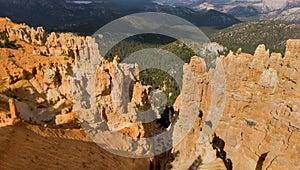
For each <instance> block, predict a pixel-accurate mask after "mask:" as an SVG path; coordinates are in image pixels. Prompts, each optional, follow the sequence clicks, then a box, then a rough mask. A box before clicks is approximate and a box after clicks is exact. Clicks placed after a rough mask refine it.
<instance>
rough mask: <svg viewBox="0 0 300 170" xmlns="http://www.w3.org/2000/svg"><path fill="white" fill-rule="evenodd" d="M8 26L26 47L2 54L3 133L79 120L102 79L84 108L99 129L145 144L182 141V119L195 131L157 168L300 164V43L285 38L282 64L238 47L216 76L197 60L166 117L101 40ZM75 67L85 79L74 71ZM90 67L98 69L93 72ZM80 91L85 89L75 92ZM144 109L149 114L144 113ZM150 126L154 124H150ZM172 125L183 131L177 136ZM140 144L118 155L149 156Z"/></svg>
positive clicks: (261, 50)
mask: <svg viewBox="0 0 300 170" xmlns="http://www.w3.org/2000/svg"><path fill="white" fill-rule="evenodd" d="M0 22H3V24H1V25H0V29H1V31H4V32H6V33H7V34H8V35H9V38H10V39H11V40H16V43H17V45H19V46H20V47H19V48H20V49H18V50H12V49H0V55H1V58H0V61H1V62H0V64H1V67H0V77H1V82H0V92H1V96H0V126H7V125H13V124H14V120H15V119H16V118H21V119H23V120H24V121H27V122H29V123H32V124H34V123H37V124H39V125H47V126H50V127H51V126H55V127H57V125H65V124H71V123H74V122H75V123H76V122H77V119H78V118H80V115H81V114H80V113H78V112H76V111H77V110H76V108H74V102H76V101H84V100H83V98H84V97H87V98H89V95H91V94H92V93H89V91H88V90H89V89H91V88H92V87H91V86H90V85H89V84H86V82H87V81H88V80H94V83H95V87H96V88H95V91H94V92H95V93H93V94H92V95H94V96H95V101H88V100H87V101H86V102H81V103H80V106H81V107H82V108H89V104H90V102H95V103H96V105H97V109H98V111H99V115H98V116H100V118H101V122H99V120H98V119H94V117H92V118H93V121H94V122H93V123H94V124H91V126H95V127H97V126H101V127H102V128H103V127H105V128H107V129H110V130H114V131H116V132H118V133H120V134H122V135H125V136H128V137H131V138H133V139H134V141H136V142H139V141H140V140H139V138H146V137H150V136H153V135H157V134H160V133H162V132H165V131H167V130H169V131H170V132H171V133H170V134H169V135H170V139H172V140H175V139H177V138H179V137H180V136H182V135H183V134H184V133H183V132H184V128H185V126H184V125H185V124H184V123H186V122H184V121H187V122H189V124H191V125H192V127H191V130H190V131H189V133H188V134H187V136H185V137H184V138H183V139H182V141H180V143H179V144H178V145H176V146H174V148H173V149H172V151H168V152H166V153H164V154H162V155H159V156H157V157H155V158H153V159H152V162H153V164H155V165H153V166H152V167H155V168H158V169H167V168H168V167H170V166H172V169H260V168H261V169H295V167H299V166H300V165H299V156H298V155H299V154H300V140H299V138H300V122H299V120H300V110H299V109H300V69H299V68H300V58H299V56H300V50H299V48H300V45H299V40H288V41H287V47H286V53H285V55H284V57H283V56H281V54H279V53H271V54H270V52H269V51H268V50H267V49H266V47H265V46H264V45H260V46H259V47H258V48H257V50H256V51H255V53H254V55H250V54H245V53H242V52H241V50H239V52H238V53H236V54H234V53H229V54H228V55H227V56H221V57H220V58H219V59H218V60H217V62H216V63H217V64H216V69H211V70H209V71H207V70H206V64H205V62H204V60H203V59H201V58H199V57H192V58H191V62H190V63H189V64H186V65H185V66H184V68H183V72H184V75H183V83H182V84H183V87H182V91H181V94H180V96H179V97H178V98H177V100H176V102H175V104H174V110H173V108H167V109H165V108H163V110H167V111H166V112H163V114H161V113H160V110H161V109H162V108H155V107H154V106H153V104H152V103H151V101H150V96H151V90H152V89H151V87H150V86H143V85H142V84H141V83H140V81H139V74H138V73H139V70H138V66H137V65H135V64H122V63H119V62H118V58H115V60H114V61H113V62H108V61H106V60H104V59H102V57H101V56H100V54H99V50H98V45H97V43H96V42H95V40H94V39H93V38H91V37H78V36H74V35H72V34H56V33H51V34H50V35H46V34H45V31H44V30H43V29H42V28H38V29H37V30H35V29H32V28H29V27H28V26H25V25H16V24H13V23H10V22H9V21H8V20H6V19H0ZM89 56H96V59H95V60H90V59H91V58H89ZM78 61H80V62H81V64H80V65H78V64H76V62H77V63H78ZM74 69H78V70H79V72H76V73H77V74H74ZM80 69H81V71H80ZM91 69H94V70H96V72H92V71H91V72H89V70H91ZM78 70H77V71H78ZM82 73H88V74H82ZM89 74H91V75H89ZM92 74H93V75H92ZM76 81H77V82H76ZM74 82H75V83H74ZM76 83H77V84H76ZM74 84H75V87H76V85H78V86H77V87H78V91H76V90H74V89H72V88H74ZM93 88H94V87H93ZM76 94H77V95H76ZM78 96H79V97H78ZM145 111H149V112H150V113H151V114H149V116H148V117H147V116H143V113H144V112H145ZM191 113H196V114H191ZM169 115H172V120H171V119H169V117H168V116H169ZM81 116H82V115H81ZM83 116H85V118H89V116H90V115H88V114H87V115H83ZM176 118H178V119H176ZM144 120H152V121H149V122H147V123H142V122H143V121H144ZM166 122H167V123H166ZM172 125H178V126H177V127H176V126H174V128H173V129H172V128H171V129H170V128H169V127H172ZM181 125H182V126H181ZM77 127H78V126H76V128H77ZM68 128H75V127H72V126H70V127H68ZM121 139H122V137H121V138H120V140H119V138H115V139H114V140H113V141H114V142H116V143H117V142H120V141H122V140H121ZM114 142H112V143H114ZM161 142H172V141H163V140H161ZM138 144H139V145H138V146H139V147H136V146H134V145H131V144H129V145H127V144H124V143H123V144H122V143H120V145H119V148H120V149H125V150H126V149H127V151H130V152H134V153H137V154H144V153H145V152H147V151H149V150H151V148H150V146H151V143H147V142H141V143H138ZM149 162H150V159H149ZM147 166H148V165H147Z"/></svg>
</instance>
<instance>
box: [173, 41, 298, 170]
mask: <svg viewBox="0 0 300 170" xmlns="http://www.w3.org/2000/svg"><path fill="white" fill-rule="evenodd" d="M297 42H298V40H289V41H288V42H287V48H286V54H285V56H284V57H282V56H281V55H280V54H277V53H272V54H271V55H270V54H269V51H268V50H266V48H265V46H264V45H260V46H259V47H258V48H257V50H256V51H255V54H254V55H253V56H252V55H249V54H243V53H239V54H236V55H234V54H233V53H231V54H229V55H228V56H226V57H224V56H223V57H221V58H220V61H221V63H222V65H223V67H224V70H225V75H226V93H225V94H226V95H225V99H226V105H225V108H224V112H223V113H222V118H221V119H220V121H219V124H218V126H216V130H215V134H216V135H217V136H218V138H219V139H221V140H222V141H223V142H224V143H223V147H222V148H223V153H225V154H222V150H220V149H218V148H216V147H215V146H214V145H213V143H214V142H213V139H212V137H211V138H210V143H207V144H205V143H204V144H200V143H198V144H197V142H199V140H200V139H201V138H198V136H200V134H201V133H202V132H203V130H204V128H203V126H204V125H205V124H207V122H205V121H204V120H206V119H205V116H207V115H209V111H208V109H207V105H211V104H213V103H210V104H209V103H208V101H209V100H208V99H209V98H210V96H211V95H212V92H213V91H212V89H211V87H210V83H211V81H212V79H211V78H209V77H210V76H207V77H206V79H207V82H208V84H206V85H205V84H204V87H205V88H206V89H207V90H205V92H202V95H201V96H203V97H204V98H203V99H202V100H201V101H200V109H201V111H202V112H203V119H200V118H199V119H198V124H196V125H194V128H193V129H194V130H193V131H192V132H191V133H192V134H189V135H188V136H187V138H186V139H184V140H183V142H182V143H181V144H180V145H179V146H178V147H177V148H178V149H177V150H174V153H176V151H178V152H179V154H178V155H179V156H178V157H177V159H175V161H174V162H173V164H174V167H175V169H176V167H181V166H184V167H186V166H187V165H184V163H187V162H188V164H190V165H192V163H193V160H197V158H198V159H199V158H201V160H202V161H201V162H202V164H201V165H199V166H198V168H199V169H201V166H203V167H204V166H205V161H204V160H205V157H207V156H205V154H203V153H202V154H201V152H199V151H197V149H196V148H197V147H200V148H202V149H204V148H205V149H209V148H210V147H211V145H213V146H214V148H215V149H216V150H215V151H217V155H215V154H213V150H212V149H211V148H210V149H211V150H210V152H205V153H206V154H208V153H211V157H210V158H211V159H210V161H213V160H214V159H216V157H215V156H217V157H218V158H219V159H222V160H223V162H224V164H225V165H226V168H227V169H228V168H229V169H230V166H229V163H231V164H232V167H233V169H255V168H256V169H257V168H258V169H280V168H288V169H289V168H295V167H298V166H299V158H298V157H297V156H296V157H295V155H298V154H299V153H300V152H299V151H300V150H299V148H300V143H299V140H298V141H297V138H299V134H300V129H299V123H300V122H299V116H300V114H299V113H300V110H299V108H300V103H299V101H300V93H299V79H300V76H299V75H300V72H299V68H300V65H299V62H300V60H299V58H298V55H299V51H298V48H299V45H297ZM193 63H195V62H193V60H192V62H191V64H193ZM201 67H203V66H197V68H201ZM211 71H214V70H211ZM211 71H210V72H211ZM199 72H201V71H198V73H197V72H195V71H194V72H193V74H194V75H195V76H197V75H199ZM202 75H205V73H204V74H203V73H202ZM206 75H207V73H206ZM202 80H203V79H202ZM204 82H205V81H204ZM197 84H198V85H200V86H199V87H198V88H199V89H200V91H203V83H200V82H197ZM181 105H184V103H181ZM201 106H202V107H201ZM179 109H180V106H179ZM201 115H202V114H201ZM196 122H197V121H196ZM187 146H188V147H187ZM224 146H225V147H224ZM181 147H182V149H180V148H181ZM184 155H186V156H184ZM191 155H193V156H191ZM197 156H198V157H197ZM179 169H180V168H179Z"/></svg>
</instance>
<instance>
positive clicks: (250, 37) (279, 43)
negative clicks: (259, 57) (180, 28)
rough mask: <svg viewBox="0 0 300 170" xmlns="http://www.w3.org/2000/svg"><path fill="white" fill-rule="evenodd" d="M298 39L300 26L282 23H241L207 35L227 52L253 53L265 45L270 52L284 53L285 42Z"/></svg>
mask: <svg viewBox="0 0 300 170" xmlns="http://www.w3.org/2000/svg"><path fill="white" fill-rule="evenodd" d="M299 37H300V24H292V23H284V22H274V21H265V22H249V23H241V24H237V25H234V26H231V27H229V28H226V29H223V30H221V31H217V33H213V34H211V35H209V38H210V40H211V41H215V42H217V43H219V44H222V45H223V46H225V47H227V48H228V49H229V50H232V51H234V52H235V51H237V49H238V48H242V51H243V52H247V53H253V52H254V50H255V49H256V47H257V46H258V45H259V44H266V46H267V48H268V49H270V51H271V52H280V53H284V51H285V45H286V40H288V39H293V38H299Z"/></svg>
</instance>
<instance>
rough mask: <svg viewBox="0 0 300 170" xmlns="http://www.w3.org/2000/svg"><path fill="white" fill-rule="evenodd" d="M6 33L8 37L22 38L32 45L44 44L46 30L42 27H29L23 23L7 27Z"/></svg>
mask: <svg viewBox="0 0 300 170" xmlns="http://www.w3.org/2000/svg"><path fill="white" fill-rule="evenodd" d="M8 34H9V36H10V37H15V38H17V39H20V40H23V41H25V42H27V43H30V44H33V45H38V46H41V45H44V44H45V42H46V38H47V37H46V32H45V30H44V29H43V28H42V27H38V28H37V29H34V28H31V27H29V26H27V25H25V24H21V25H17V26H16V27H13V28H9V29H8Z"/></svg>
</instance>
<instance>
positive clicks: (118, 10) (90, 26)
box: [0, 0, 240, 35]
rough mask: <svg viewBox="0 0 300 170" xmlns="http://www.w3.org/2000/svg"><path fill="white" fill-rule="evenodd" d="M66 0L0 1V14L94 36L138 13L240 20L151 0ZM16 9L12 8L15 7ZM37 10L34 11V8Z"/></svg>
mask: <svg viewBox="0 0 300 170" xmlns="http://www.w3.org/2000/svg"><path fill="white" fill-rule="evenodd" d="M71 2H72V1H65V0H51V1H48V0H24V1H20V0H12V1H6V0H0V16H3V17H9V18H11V19H12V20H14V21H15V22H18V23H22V22H25V23H26V24H28V25H30V26H34V27H38V26H43V27H44V28H46V30H47V31H50V32H51V31H55V32H73V33H78V34H81V35H92V34H93V33H95V32H96V31H97V30H98V29H99V28H101V27H102V26H103V25H105V24H107V23H108V22H111V21H113V20H115V19H117V18H120V17H123V16H126V15H129V14H134V13H139V12H164V13H168V14H173V15H177V16H179V17H182V18H185V19H187V20H188V21H190V22H192V23H193V24H195V25H197V26H210V27H215V28H226V27H228V26H231V25H233V24H236V23H239V22H240V21H239V20H238V19H236V18H235V17H233V16H231V15H229V14H225V13H221V12H218V11H214V10H211V11H206V12H198V11H194V10H193V9H190V8H187V7H173V6H168V5H158V4H155V3H152V2H151V1H138V3H136V1H131V0H123V1H120V2H119V1H110V0H101V1H93V2H92V3H89V4H83V3H71ZM12 9H13V10H12ZM32 9H35V10H32Z"/></svg>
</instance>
